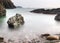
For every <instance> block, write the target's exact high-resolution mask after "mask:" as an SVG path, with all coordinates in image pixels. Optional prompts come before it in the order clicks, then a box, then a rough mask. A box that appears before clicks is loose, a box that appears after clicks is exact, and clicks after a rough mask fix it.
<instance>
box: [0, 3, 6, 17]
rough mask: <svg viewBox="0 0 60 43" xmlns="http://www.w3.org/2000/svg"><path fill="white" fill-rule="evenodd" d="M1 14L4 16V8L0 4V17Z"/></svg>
mask: <svg viewBox="0 0 60 43" xmlns="http://www.w3.org/2000/svg"><path fill="white" fill-rule="evenodd" d="M1 16H6V9H5V8H4V6H3V5H1V4H0V17H1Z"/></svg>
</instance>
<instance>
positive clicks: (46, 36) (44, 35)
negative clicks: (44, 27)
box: [41, 33, 50, 37]
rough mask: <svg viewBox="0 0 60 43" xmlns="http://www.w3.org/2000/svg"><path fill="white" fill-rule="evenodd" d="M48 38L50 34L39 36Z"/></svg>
mask: <svg viewBox="0 0 60 43" xmlns="http://www.w3.org/2000/svg"><path fill="white" fill-rule="evenodd" d="M47 36H50V34H48V33H46V34H41V37H47Z"/></svg>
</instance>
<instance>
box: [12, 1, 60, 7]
mask: <svg viewBox="0 0 60 43" xmlns="http://www.w3.org/2000/svg"><path fill="white" fill-rule="evenodd" d="M12 2H14V4H15V5H16V6H22V7H25V8H57V7H60V0H12Z"/></svg>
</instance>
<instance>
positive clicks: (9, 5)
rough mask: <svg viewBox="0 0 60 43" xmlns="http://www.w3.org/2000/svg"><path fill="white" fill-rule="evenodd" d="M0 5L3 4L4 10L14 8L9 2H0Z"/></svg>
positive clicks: (8, 0)
mask: <svg viewBox="0 0 60 43" xmlns="http://www.w3.org/2000/svg"><path fill="white" fill-rule="evenodd" d="M0 4H3V6H4V7H5V8H6V9H11V8H16V7H15V5H14V4H13V2H12V1H11V0H0Z"/></svg>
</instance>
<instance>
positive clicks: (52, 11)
mask: <svg viewBox="0 0 60 43" xmlns="http://www.w3.org/2000/svg"><path fill="white" fill-rule="evenodd" d="M30 12H33V13H43V14H58V13H60V8H56V9H35V10H32V11H30Z"/></svg>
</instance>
